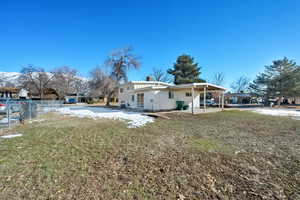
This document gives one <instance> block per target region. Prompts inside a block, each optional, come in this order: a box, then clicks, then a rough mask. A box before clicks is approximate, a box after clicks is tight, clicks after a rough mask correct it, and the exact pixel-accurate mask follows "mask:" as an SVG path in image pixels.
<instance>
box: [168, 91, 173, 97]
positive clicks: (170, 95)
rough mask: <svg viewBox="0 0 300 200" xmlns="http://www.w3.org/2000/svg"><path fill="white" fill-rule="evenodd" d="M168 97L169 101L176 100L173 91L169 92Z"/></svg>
mask: <svg viewBox="0 0 300 200" xmlns="http://www.w3.org/2000/svg"><path fill="white" fill-rule="evenodd" d="M168 97H169V99H174V92H173V91H169V92H168Z"/></svg>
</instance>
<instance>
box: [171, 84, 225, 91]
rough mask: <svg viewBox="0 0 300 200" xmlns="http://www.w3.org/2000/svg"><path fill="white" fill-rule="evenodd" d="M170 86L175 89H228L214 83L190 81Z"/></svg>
mask: <svg viewBox="0 0 300 200" xmlns="http://www.w3.org/2000/svg"><path fill="white" fill-rule="evenodd" d="M169 88H174V89H185V88H195V89H202V88H203V89H204V88H206V89H207V90H222V91H225V90H227V89H226V88H224V87H221V86H218V85H214V84H211V83H189V84H181V85H173V86H169Z"/></svg>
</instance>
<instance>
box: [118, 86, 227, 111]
mask: <svg viewBox="0 0 300 200" xmlns="http://www.w3.org/2000/svg"><path fill="white" fill-rule="evenodd" d="M225 90H226V89H225V88H223V87H221V86H217V85H213V84H210V83H190V84H181V85H173V84H168V83H164V82H158V81H131V82H128V83H125V84H122V85H120V87H119V96H118V98H119V102H120V104H121V106H123V107H128V108H133V109H141V110H149V111H161V110H174V109H176V107H177V104H178V102H179V101H181V102H184V104H185V105H187V106H188V108H189V109H191V110H192V111H193V110H194V109H197V108H198V109H199V108H200V95H203V97H204V100H206V94H207V92H219V93H220V94H222V95H224V92H225ZM222 99H223V100H224V96H223V98H222ZM204 102H206V101H204ZM223 102H224V101H223ZM222 106H224V103H223V104H222ZM204 108H205V109H206V104H204Z"/></svg>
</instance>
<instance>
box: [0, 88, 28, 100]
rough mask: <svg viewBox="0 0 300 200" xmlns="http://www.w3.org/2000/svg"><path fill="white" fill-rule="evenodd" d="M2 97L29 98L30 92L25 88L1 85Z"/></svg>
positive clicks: (0, 95)
mask: <svg viewBox="0 0 300 200" xmlns="http://www.w3.org/2000/svg"><path fill="white" fill-rule="evenodd" d="M0 98H5V99H7V98H9V99H27V98H28V92H27V90H25V89H19V88H15V87H0Z"/></svg>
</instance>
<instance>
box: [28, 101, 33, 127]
mask: <svg viewBox="0 0 300 200" xmlns="http://www.w3.org/2000/svg"><path fill="white" fill-rule="evenodd" d="M28 104H29V105H28V109H29V123H31V120H32V115H31V100H29V101H28Z"/></svg>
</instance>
